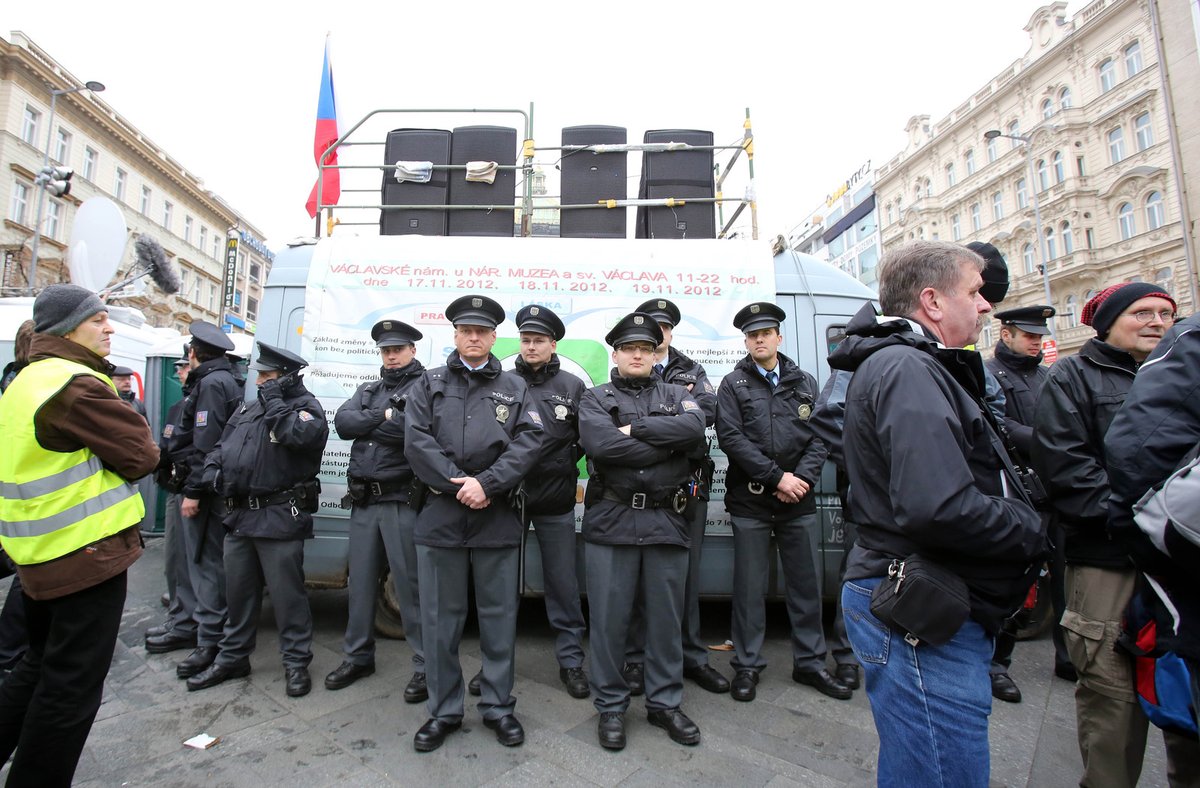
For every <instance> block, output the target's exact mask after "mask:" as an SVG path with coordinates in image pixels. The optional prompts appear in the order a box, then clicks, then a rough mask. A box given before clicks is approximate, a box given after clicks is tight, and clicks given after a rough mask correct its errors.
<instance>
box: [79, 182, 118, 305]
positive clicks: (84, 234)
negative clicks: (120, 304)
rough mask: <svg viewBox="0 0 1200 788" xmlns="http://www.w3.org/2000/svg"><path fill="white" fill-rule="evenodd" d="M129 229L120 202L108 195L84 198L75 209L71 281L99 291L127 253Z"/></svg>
mask: <svg viewBox="0 0 1200 788" xmlns="http://www.w3.org/2000/svg"><path fill="white" fill-rule="evenodd" d="M127 234H128V231H127V229H126V227H125V217H124V215H123V214H122V213H121V209H120V208H118V207H117V204H116V203H114V202H113V201H112V200H110V199H108V198H107V197H91V198H89V199H87V200H84V202H83V204H82V205H80V206H79V210H77V211H76V212H75V224H74V226H73V227H72V228H71V243H70V246H69V247H68V252H67V269H68V270H70V272H71V281H72V282H74V283H75V284H77V285H79V286H80V287H86V288H87V289H88V290H92V291H98V290H100V289H101V288H102V287H104V286H105V285H106V284H108V282H109V281H110V280H111V279H112V277H113V274H115V273H116V272H117V266H118V265H119V264H120V262H121V258H122V257H123V256H124V255H125V239H126V237H127Z"/></svg>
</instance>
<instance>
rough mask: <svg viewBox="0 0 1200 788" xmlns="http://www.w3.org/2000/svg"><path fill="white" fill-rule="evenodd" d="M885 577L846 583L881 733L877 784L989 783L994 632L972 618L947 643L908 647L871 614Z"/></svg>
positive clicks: (854, 639) (851, 626)
mask: <svg viewBox="0 0 1200 788" xmlns="http://www.w3.org/2000/svg"><path fill="white" fill-rule="evenodd" d="M882 579H883V578H878V577H876V578H867V579H862V580H848V581H846V583H845V584H844V585H843V586H842V610H843V611H844V613H845V618H846V632H847V634H848V635H849V636H850V645H851V646H853V647H854V654H855V655H856V656H857V657H858V661H859V662H860V663H861V664H862V669H863V676H864V678H865V680H866V688H867V699H868V700H869V701H870V702H871V714H872V715H874V717H875V730H876V731H877V732H878V733H879V767H878V774H877V780H878V783H879V785H880V786H914V787H915V786H921V787H922V788H925V787H927V786H928V787H929V788H936V787H940V786H945V787H947V788H949V787H951V786H952V787H953V788H969V787H970V786H979V787H980V788H987V784H988V774H989V772H990V766H989V761H988V715H989V714H991V711H992V689H991V687H992V685H991V679H990V678H989V677H988V666H989V664H990V662H991V658H992V648H993V644H992V638H991V637H990V636H989V635H988V634H987V632H986V631H984V629H983V627H981V626H980V625H979V624H977V623H976V622H974V621H972V620H968V621H967V623H965V624H963V626H962V628H961V629H960V630H959V631H958V633H957V634H956V635H955V636H954V638H953V639H952V640H951V641H950V642H949V643H947V644H946V645H944V646H930V645H929V644H926V643H922V644H920V645H918V646H916V647H913V646H910V645H909V644H908V643H907V642H905V640H904V637H903V636H902V635H899V634H897V633H896V632H893V631H892V630H891V629H889V628H888V627H886V626H885V625H884V624H882V623H881V622H880V621H879V619H877V618H875V616H874V615H873V614H872V613H871V610H870V604H871V592H872V591H873V590H874V589H875V587H876V586H877V585H879V583H880V582H881V581H882Z"/></svg>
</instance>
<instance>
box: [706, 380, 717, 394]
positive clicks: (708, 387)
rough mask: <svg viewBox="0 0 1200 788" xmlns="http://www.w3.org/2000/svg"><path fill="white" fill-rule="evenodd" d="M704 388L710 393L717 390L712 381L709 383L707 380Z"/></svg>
mask: <svg viewBox="0 0 1200 788" xmlns="http://www.w3.org/2000/svg"><path fill="white" fill-rule="evenodd" d="M704 390H705V391H707V392H708V393H709V394H713V393H715V392H716V389H714V388H713V385H712V384H711V383H709V382H708V381H707V380H706V381H704Z"/></svg>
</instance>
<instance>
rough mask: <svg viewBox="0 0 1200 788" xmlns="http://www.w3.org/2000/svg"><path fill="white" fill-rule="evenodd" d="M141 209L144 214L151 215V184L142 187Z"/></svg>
mask: <svg viewBox="0 0 1200 788" xmlns="http://www.w3.org/2000/svg"><path fill="white" fill-rule="evenodd" d="M140 210H141V212H142V216H149V215H150V187H149V186H143V187H142V207H141V209H140Z"/></svg>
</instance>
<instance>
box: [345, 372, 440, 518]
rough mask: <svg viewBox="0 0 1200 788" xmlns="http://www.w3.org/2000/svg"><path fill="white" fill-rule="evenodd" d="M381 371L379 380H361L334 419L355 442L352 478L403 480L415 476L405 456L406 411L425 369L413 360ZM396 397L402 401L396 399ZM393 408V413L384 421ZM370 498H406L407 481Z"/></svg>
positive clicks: (399, 481)
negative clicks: (398, 367)
mask: <svg viewBox="0 0 1200 788" xmlns="http://www.w3.org/2000/svg"><path fill="white" fill-rule="evenodd" d="M379 374H380V379H379V380H372V381H370V382H368V383H364V384H362V385H361V386H359V387H358V390H357V391H355V392H354V394H352V395H351V397H350V399H348V400H346V401H345V402H343V403H342V405H341V407H339V408H338V409H337V413H336V414H335V415H334V417H333V426H334V427H335V428H336V429H337V433H338V436H339V437H342V438H349V439H350V440H353V441H354V443H353V444H351V446H350V467H349V470H348V475H349V477H350V478H352V479H356V480H358V479H361V480H364V481H367V482H396V483H400V484H404V483H406V482H408V481H410V480H411V479H412V477H413V472H412V466H411V465H409V463H408V458H406V457H405V456H404V421H405V416H404V411H405V406H406V404H407V398H408V392H409V390H410V389H411V388H412V386H413V385H414V384H415V383H416V382H417V381H418V380H420V379H421V376H422V375H423V374H425V367H424V365H422V364H421V362H420V361H417V360H415V359H414V360H413V361H411V362H410V363H409V364H408V366H406V367H403V368H401V369H386V368H381V369H380V371H379ZM392 397H396V398H397V399H398V400H399V404H397V403H394V402H392ZM389 408H390V409H391V411H392V417H391V418H390V419H385V418H384V414H386V413H387V411H388V409H389ZM370 500H371V502H372V503H376V502H383V501H407V500H408V488H407V485H406V486H405V487H404V488H402V489H400V490H396V491H393V492H389V493H384V494H383V495H378V496H372V497H371V499H370Z"/></svg>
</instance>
